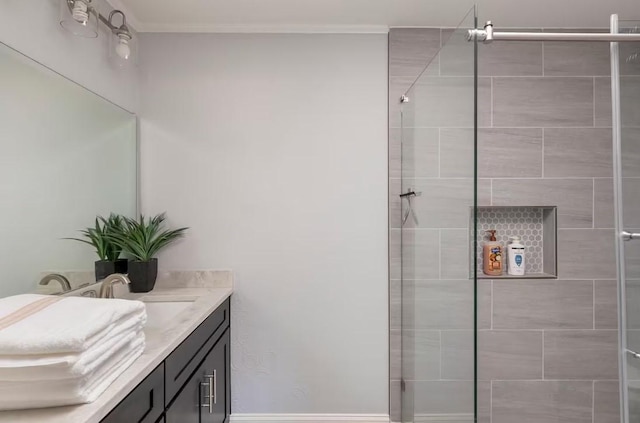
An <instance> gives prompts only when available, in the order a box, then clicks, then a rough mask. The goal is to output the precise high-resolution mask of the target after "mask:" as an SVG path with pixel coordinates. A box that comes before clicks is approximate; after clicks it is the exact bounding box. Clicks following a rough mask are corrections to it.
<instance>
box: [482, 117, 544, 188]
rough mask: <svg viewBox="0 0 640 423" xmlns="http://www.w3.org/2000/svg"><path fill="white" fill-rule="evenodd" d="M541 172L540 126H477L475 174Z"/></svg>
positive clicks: (515, 175) (508, 175) (493, 175)
mask: <svg viewBox="0 0 640 423" xmlns="http://www.w3.org/2000/svg"><path fill="white" fill-rule="evenodd" d="M541 176H542V129H538V128H498V129H489V128H481V129H479V130H478V177H480V178H525V177H533V178H535V177H541Z"/></svg>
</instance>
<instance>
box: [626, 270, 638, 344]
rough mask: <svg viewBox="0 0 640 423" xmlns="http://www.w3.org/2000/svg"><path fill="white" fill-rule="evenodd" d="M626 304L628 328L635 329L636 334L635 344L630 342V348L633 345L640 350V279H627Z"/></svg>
mask: <svg viewBox="0 0 640 423" xmlns="http://www.w3.org/2000/svg"><path fill="white" fill-rule="evenodd" d="M625 286H626V292H625V294H626V300H627V301H626V303H627V304H626V305H627V329H628V330H629V331H635V332H634V333H635V334H636V336H634V338H633V344H632V343H631V342H630V348H631V346H633V347H634V348H636V350H637V351H639V352H640V336H637V335H640V332H638V331H640V280H639V279H627V281H626V284H625Z"/></svg>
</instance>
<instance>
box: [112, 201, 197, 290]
mask: <svg viewBox="0 0 640 423" xmlns="http://www.w3.org/2000/svg"><path fill="white" fill-rule="evenodd" d="M165 219H166V216H165V214H164V213H162V214H159V215H157V216H155V217H150V218H145V217H144V216H142V215H140V218H139V219H138V220H136V219H130V218H124V228H123V230H122V231H120V232H114V233H111V234H110V235H109V239H111V241H112V242H113V243H114V244H116V245H118V247H120V248H121V249H122V251H123V252H124V253H125V254H127V255H129V256H130V257H131V258H130V259H129V280H130V281H131V285H129V290H130V291H131V292H149V291H151V290H152V289H153V287H154V285H155V283H156V278H157V277H158V259H157V258H155V257H154V256H155V255H156V254H157V253H158V251H160V250H161V249H163V248H164V247H166V246H167V245H169V244H170V243H172V242H173V241H175V240H177V239H179V238H181V237H183V236H184V233H185V231H186V230H187V229H188V228H179V229H171V230H170V229H164V227H163V222H164V221H165Z"/></svg>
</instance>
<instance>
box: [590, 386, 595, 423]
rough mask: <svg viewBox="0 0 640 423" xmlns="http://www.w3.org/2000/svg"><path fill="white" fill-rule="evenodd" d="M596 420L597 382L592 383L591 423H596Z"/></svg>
mask: <svg viewBox="0 0 640 423" xmlns="http://www.w3.org/2000/svg"><path fill="white" fill-rule="evenodd" d="M595 418H596V381H595V380H592V381H591V423H595Z"/></svg>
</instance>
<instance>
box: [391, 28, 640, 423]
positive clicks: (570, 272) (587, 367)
mask: <svg viewBox="0 0 640 423" xmlns="http://www.w3.org/2000/svg"><path fill="white" fill-rule="evenodd" d="M447 35H448V31H447V30H443V31H439V30H434V29H411V30H405V29H402V30H392V31H391V32H390V61H391V62H390V75H389V76H390V86H391V92H390V122H391V126H392V127H393V126H399V125H398V105H397V99H398V98H399V96H400V95H401V94H402V91H403V89H404V88H406V87H402V86H401V85H398V84H394V83H393V81H394V78H395V80H396V81H397V80H398V78H397V77H399V76H404V77H405V78H407V79H410V78H409V76H411V75H413V76H415V75H417V72H418V71H419V70H420V68H421V66H423V65H424V64H425V63H426V61H425V60H427V59H428V58H429V57H432V56H433V55H435V54H436V51H437V48H438V46H439V45H440V39H441V37H442V38H445V37H446V36H447ZM462 54H466V53H465V52H464V51H460V52H458V56H457V55H456V51H455V49H451V48H448V49H446V52H445V53H443V54H442V55H441V57H438V58H436V61H438V60H439V61H440V63H439V65H438V67H437V69H436V67H435V66H432V68H433V69H434V72H436V73H435V74H434V75H430V76H428V77H427V78H429V77H434V78H435V77H439V78H443V77H445V76H449V75H451V73H450V72H451V71H452V70H453V69H455V68H452V67H450V66H447V64H450V63H455V61H456V57H458V60H460V56H459V55H462ZM479 55H480V59H479V72H480V81H479V96H480V97H479V107H480V109H481V113H480V116H479V121H480V126H481V128H480V130H479V158H480V163H479V175H480V178H481V179H480V181H479V201H480V204H481V205H511V204H519V205H522V204H532V205H535V204H543V203H544V204H550V203H553V204H554V205H557V206H558V212H559V230H558V238H559V239H558V244H559V245H558V246H559V252H558V258H559V278H558V280H547V281H540V280H508V281H507V280H500V281H487V280H485V281H481V282H480V283H479V293H480V296H479V309H478V313H479V317H480V333H479V378H480V381H479V382H478V390H479V401H480V414H481V415H480V417H481V420H480V421H483V422H488V421H491V422H492V423H510V422H514V421H518V422H531V423H534V422H535V423H544V422H552V421H563V422H591V421H592V418H593V422H594V423H598V422H600V423H602V422H614V421H618V419H619V417H618V414H617V413H618V402H617V401H618V399H617V396H618V388H617V386H618V382H617V381H616V379H617V330H616V328H617V314H616V313H617V305H616V302H617V301H616V283H615V281H614V279H615V277H616V271H615V257H614V244H613V239H614V238H613V236H614V234H613V194H612V189H613V180H612V154H611V151H612V147H611V129H610V128H611V111H610V109H611V106H610V103H611V100H610V94H609V89H610V88H609V83H610V82H609V54H608V45H607V44H591V43H561V42H553V43H551V42H545V43H529V42H527V43H517V42H516V43H494V44H493V45H490V46H485V45H481V46H480V51H479ZM624 73H625V74H626V75H640V66H637V65H628V66H625V67H624ZM627 81H628V82H627V83H628V84H629V85H628V86H635V85H634V84H638V85H639V86H640V78H638V77H634V76H628V77H627ZM427 94H429V93H428V92H427V93H425V96H423V99H424V98H429V96H428V95H427ZM431 98H433V96H431ZM439 101H440V103H439V104H438V107H444V106H443V104H449V103H450V102H455V101H456V99H455V98H446V97H443V98H440V99H439ZM424 107H427V106H424ZM394 122H395V123H394ZM427 125H428V124H427ZM427 125H424V126H427ZM442 125H443V124H437V125H435V126H440V127H438V128H430V129H427V128H422V129H419V130H416V131H413V130H412V132H414V133H419V131H422V133H423V134H424V136H422V137H420V140H423V141H422V143H420V141H419V140H414V142H415V145H416V151H417V152H418V153H417V154H421V157H424V159H423V160H425V161H430V160H431V161H432V162H433V163H431V165H432V166H433V165H435V164H436V163H437V162H439V163H440V170H441V171H442V169H443V167H444V166H446V169H447V170H448V172H453V173H454V174H456V177H461V178H465V177H467V178H468V177H469V176H472V174H469V173H468V172H469V170H470V169H473V157H472V156H469V155H468V154H467V155H465V154H460V151H462V152H463V153H464V152H465V151H467V152H468V151H469V149H468V148H467V147H465V144H464V143H467V142H468V135H467V134H460V133H459V131H455V130H450V129H446V128H442V127H441V126H442ZM637 125H640V122H638V123H637ZM429 131H431V134H429V133H428V132H429ZM456 132H458V133H456ZM398 133H399V131H395V130H394V129H391V132H390V157H391V159H390V190H391V193H392V194H391V196H390V222H391V224H390V227H391V234H390V236H391V238H390V239H391V241H392V242H391V244H390V248H391V251H390V255H391V264H392V270H391V275H392V279H391V282H390V283H391V292H392V300H391V307H392V309H391V314H392V316H394V315H395V316H399V314H398V311H397V310H398V304H399V278H398V275H399V268H398V265H399V257H400V253H399V240H398V237H397V236H394V234H397V233H399V229H396V228H399V227H400V225H399V222H400V217H399V205H398V201H397V200H396V196H395V195H394V194H393V193H394V192H399V182H400V179H399V177H400V176H401V175H400V168H399V165H400V160H399V149H400V144H399V141H398V138H399V137H398V136H397V134H398ZM434 140H436V141H437V142H436V141H434ZM429 143H431V145H429ZM461 149H462V150H461ZM628 153H630V156H629V157H634V152H628ZM451 158H454V159H455V163H451V162H450V161H447V160H450V159H451ZM443 160H444V162H443ZM416 161H417V162H418V163H422V161H421V160H419V159H416V158H414V162H416ZM443 163H444V164H443ZM432 166H430V164H429V163H426V164H425V165H424V169H429V168H430V167H432ZM465 172H466V173H465ZM421 176H422V177H423V178H425V179H429V178H430V177H432V176H430V175H428V173H427V174H423V175H421ZM432 183H434V184H440V185H441V184H443V183H445V181H442V180H435V179H434V180H433V181H432ZM447 192H448V193H449V197H446V196H445V197H443V198H440V199H438V198H435V199H432V200H433V201H451V197H450V195H451V194H450V190H447ZM450 204H456V203H450ZM417 207H419V205H418V206H417ZM454 208H455V207H452V211H451V212H452V213H456V211H455V210H454ZM426 218H428V217H426ZM451 235H452V239H454V240H455V238H454V237H453V235H455V234H453V233H451ZM458 235H459V236H460V237H462V238H461V239H462V240H464V235H463V234H458ZM441 237H444V238H441V241H440V243H438V244H434V246H433V248H434V249H435V250H434V251H431V252H428V254H424V255H423V256H422V257H425V258H426V259H427V260H429V257H439V254H440V253H442V254H443V257H445V259H444V260H442V263H443V264H442V266H446V261H447V257H451V256H452V255H453V254H456V253H457V254H464V249H465V248H466V246H465V245H464V242H462V241H460V240H458V242H451V245H457V246H463V250H460V249H458V250H455V249H454V250H452V249H451V248H448V249H447V248H446V245H445V244H446V242H443V241H442V239H445V240H446V239H447V238H448V237H449V235H446V234H445V232H443V231H441ZM394 240H395V242H394ZM439 277H440V278H441V279H444V278H442V276H441V275H439ZM449 287H450V285H449ZM440 295H442V292H440ZM442 298H444V299H445V301H446V297H442ZM468 306H469V304H468V303H466V304H463V305H462V308H459V309H458V310H456V309H454V308H451V307H449V308H448V312H449V313H451V316H452V317H453V316H456V315H459V314H460V313H461V312H466V311H465V310H466V309H467V307H468ZM391 325H392V326H391V327H392V336H391V343H392V345H391V351H392V355H391V361H392V366H391V369H392V373H391V412H392V419H393V420H395V421H397V420H398V419H399V401H400V391H399V384H398V382H397V380H398V379H399V378H400V370H399V365H398V363H399V342H400V332H399V331H398V328H399V327H398V322H397V319H396V321H395V322H394V320H393V319H392V324H391ZM394 329H395V330H394ZM438 332H439V333H438V336H437V337H436V336H433V337H432V338H433V339H430V340H429V339H426V338H424V336H426V335H428V334H426V333H424V332H420V331H416V333H415V336H416V338H417V337H418V336H419V335H423V340H425V342H426V343H423V344H421V345H422V346H424V345H427V346H429V347H430V348H432V351H434V353H433V354H431V355H427V356H426V357H425V358H424V359H425V360H432V361H433V362H425V363H427V364H429V365H430V366H433V367H434V368H439V369H440V377H438V378H433V380H441V381H442V379H444V378H443V377H442V372H443V371H444V370H443V369H446V368H449V367H450V366H451V365H452V363H451V360H455V361H457V363H458V364H459V365H460V366H463V365H465V363H466V364H468V363H469V362H470V360H471V358H472V345H471V344H470V343H469V340H470V338H469V337H466V338H465V341H466V344H458V345H457V346H455V347H454V350H453V351H451V348H450V347H448V345H447V339H450V335H451V334H452V333H449V332H448V331H447V330H444V329H443V330H439V331H438ZM429 357H431V358H429ZM425 363H422V364H425ZM417 365H418V364H417V363H416V366H417ZM468 376H469V375H468V374H464V375H463V377H462V379H465V378H467V379H468ZM425 379H427V380H431V378H425ZM454 379H455V378H454ZM457 382H460V381H457ZM446 383H447V384H451V383H454V382H452V381H448V382H446ZM425 385H429V386H433V387H434V390H441V389H442V386H445V382H442V383H441V384H439V385H438V384H433V383H430V384H425ZM468 391H469V383H458V386H457V387H455V388H454V389H453V391H452V392H451V393H450V395H448V396H447V397H446V398H445V401H449V405H448V406H447V407H445V406H444V404H443V403H440V404H439V406H440V407H441V408H442V409H443V410H444V411H445V412H468V411H470V410H469V401H468V400H465V398H468V396H469V392H468ZM417 392H418V395H425V397H426V395H428V394H430V393H429V392H428V391H417ZM461 398H462V399H461ZM417 401H424V399H418V400H417ZM456 401H457V402H456ZM416 411H418V410H416ZM435 412H436V413H438V412H442V411H441V410H436V411H435Z"/></svg>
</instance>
